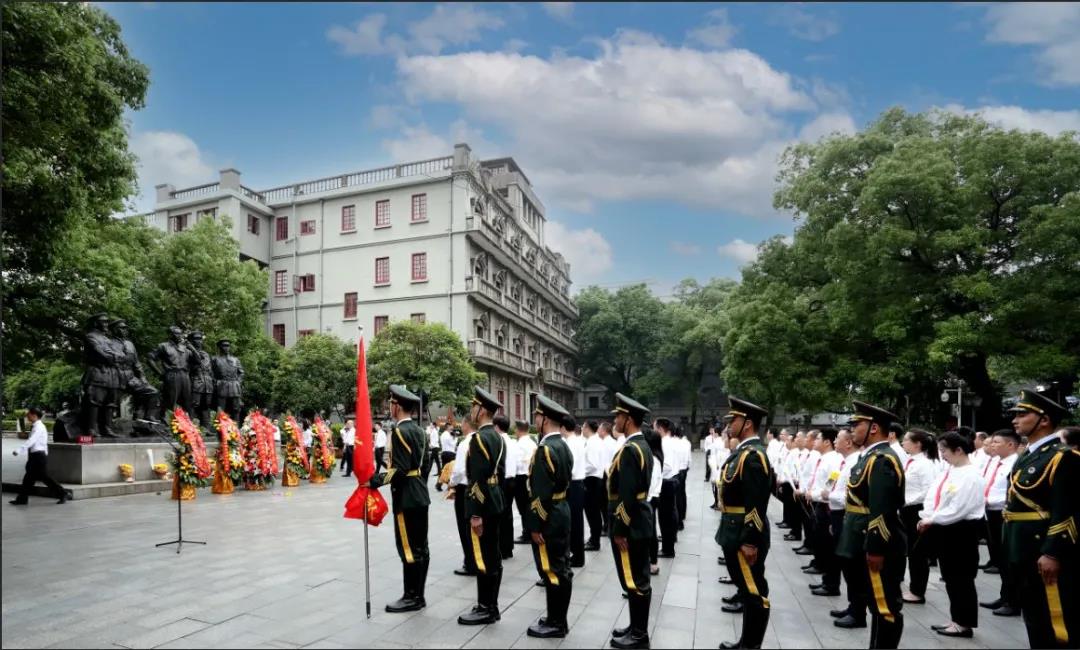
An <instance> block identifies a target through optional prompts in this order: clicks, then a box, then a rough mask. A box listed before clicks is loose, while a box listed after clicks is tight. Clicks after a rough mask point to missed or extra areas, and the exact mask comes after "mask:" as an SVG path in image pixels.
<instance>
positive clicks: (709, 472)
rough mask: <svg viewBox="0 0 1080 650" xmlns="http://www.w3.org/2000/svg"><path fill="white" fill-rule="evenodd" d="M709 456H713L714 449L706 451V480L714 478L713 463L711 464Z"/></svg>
mask: <svg viewBox="0 0 1080 650" xmlns="http://www.w3.org/2000/svg"><path fill="white" fill-rule="evenodd" d="M709 456H712V450H711V449H710V450H708V451H706V452H705V481H706V482H708V481H710V480H712V465H710V464H709Z"/></svg>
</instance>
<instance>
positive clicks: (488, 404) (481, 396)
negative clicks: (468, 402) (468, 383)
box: [472, 386, 503, 413]
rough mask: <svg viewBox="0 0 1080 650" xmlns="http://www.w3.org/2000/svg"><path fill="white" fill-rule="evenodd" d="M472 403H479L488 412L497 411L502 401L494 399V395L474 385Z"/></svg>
mask: <svg viewBox="0 0 1080 650" xmlns="http://www.w3.org/2000/svg"><path fill="white" fill-rule="evenodd" d="M472 401H473V404H479V405H480V406H483V407H484V410H486V411H487V412H488V413H497V412H498V411H499V409H501V408H502V407H503V405H502V402H500V401H499V400H497V399H495V396H494V395H492V394H491V393H489V392H487V391H486V390H484V389H483V388H480V387H479V386H476V387H474V388H473V398H472Z"/></svg>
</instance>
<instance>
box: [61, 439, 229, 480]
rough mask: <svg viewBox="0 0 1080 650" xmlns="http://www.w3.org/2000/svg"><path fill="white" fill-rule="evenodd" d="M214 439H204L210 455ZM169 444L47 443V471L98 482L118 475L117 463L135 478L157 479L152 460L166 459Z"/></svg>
mask: <svg viewBox="0 0 1080 650" xmlns="http://www.w3.org/2000/svg"><path fill="white" fill-rule="evenodd" d="M217 445H218V443H217V442H207V443H206V454H207V455H208V456H209V457H210V458H211V462H212V459H213V458H214V454H216V453H217ZM171 456H172V447H170V446H169V444H168V443H166V442H123V443H121V442H114V443H110V444H107V445H99V444H92V445H77V444H74V443H70V442H53V443H49V475H50V476H52V477H53V478H54V479H56V480H57V481H59V482H61V483H74V484H75V485H99V484H103V483H113V482H117V481H118V480H119V479H120V470H119V469H117V468H118V467H119V466H120V465H122V464H124V463H127V464H129V465H131V466H132V467H134V468H135V481H136V483H137V482H139V481H156V480H157V476H156V475H155V474H154V469H153V465H154V463H165V462H168V460H169V458H170V457H171Z"/></svg>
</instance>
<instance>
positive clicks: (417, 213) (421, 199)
mask: <svg viewBox="0 0 1080 650" xmlns="http://www.w3.org/2000/svg"><path fill="white" fill-rule="evenodd" d="M412 220H413V221H427V194H413V196H412Z"/></svg>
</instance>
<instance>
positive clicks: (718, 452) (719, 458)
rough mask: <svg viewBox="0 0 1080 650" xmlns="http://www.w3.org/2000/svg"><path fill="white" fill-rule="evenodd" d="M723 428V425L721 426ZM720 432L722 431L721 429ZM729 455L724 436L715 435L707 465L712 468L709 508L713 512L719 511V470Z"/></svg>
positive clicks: (726, 439)
mask: <svg viewBox="0 0 1080 650" xmlns="http://www.w3.org/2000/svg"><path fill="white" fill-rule="evenodd" d="M721 426H723V425H721ZM721 430H722V429H721ZM730 455H731V450H730V449H729V448H728V438H727V436H725V435H717V437H716V441H715V442H714V443H713V446H712V453H711V454H709V464H710V465H711V466H712V472H713V481H712V495H713V502H712V506H710V507H711V508H712V509H713V510H719V509H720V469H721V468H722V467H723V466H724V461H726V460H727V459H728V456H730Z"/></svg>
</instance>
